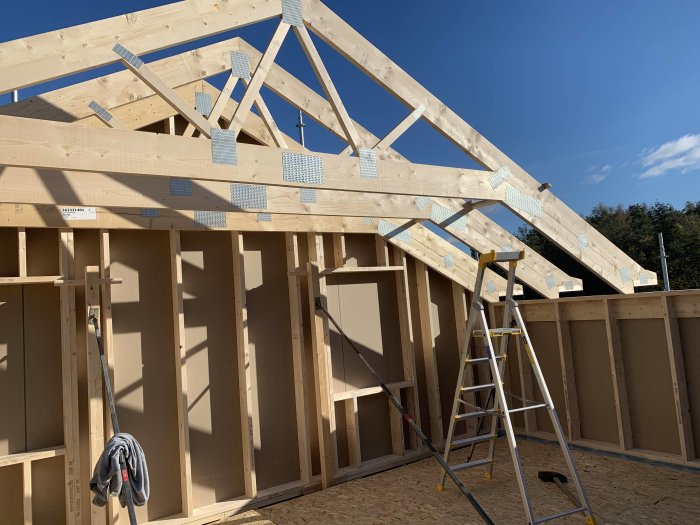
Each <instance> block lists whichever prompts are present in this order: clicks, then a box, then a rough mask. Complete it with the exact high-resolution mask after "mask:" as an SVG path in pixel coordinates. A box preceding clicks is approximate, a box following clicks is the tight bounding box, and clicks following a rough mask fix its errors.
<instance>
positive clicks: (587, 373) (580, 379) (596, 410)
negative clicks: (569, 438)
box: [569, 303, 619, 444]
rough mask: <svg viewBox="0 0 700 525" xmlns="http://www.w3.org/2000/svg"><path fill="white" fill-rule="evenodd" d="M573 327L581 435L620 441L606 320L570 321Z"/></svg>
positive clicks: (594, 438) (614, 441) (612, 441)
mask: <svg viewBox="0 0 700 525" xmlns="http://www.w3.org/2000/svg"><path fill="white" fill-rule="evenodd" d="M584 304H587V303H584ZM569 330H570V333H571V353H572V356H573V360H574V372H575V375H576V390H577V393H578V395H577V398H578V410H579V419H580V422H581V437H582V438H583V439H593V440H596V441H603V442H605V443H612V444H618V443H619V436H618V432H617V416H616V415H615V397H614V394H613V385H612V374H611V371H610V357H609V355H608V343H607V336H606V333H605V322H604V321H570V322H569Z"/></svg>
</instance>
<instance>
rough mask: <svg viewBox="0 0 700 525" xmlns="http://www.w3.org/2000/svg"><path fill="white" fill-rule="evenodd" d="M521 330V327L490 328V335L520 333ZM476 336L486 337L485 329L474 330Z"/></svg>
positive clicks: (499, 335)
mask: <svg viewBox="0 0 700 525" xmlns="http://www.w3.org/2000/svg"><path fill="white" fill-rule="evenodd" d="M520 333H522V332H521V330H520V328H491V329H489V335H490V336H491V337H501V336H504V335H519V334H520ZM474 337H484V331H483V330H474Z"/></svg>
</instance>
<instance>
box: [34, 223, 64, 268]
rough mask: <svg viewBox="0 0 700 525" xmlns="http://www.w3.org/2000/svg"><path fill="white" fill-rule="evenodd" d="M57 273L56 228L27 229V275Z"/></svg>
mask: <svg viewBox="0 0 700 525" xmlns="http://www.w3.org/2000/svg"><path fill="white" fill-rule="evenodd" d="M58 273H59V272H58V230H56V229H53V228H29V229H27V275H58Z"/></svg>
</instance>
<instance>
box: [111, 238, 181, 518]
mask: <svg viewBox="0 0 700 525" xmlns="http://www.w3.org/2000/svg"><path fill="white" fill-rule="evenodd" d="M110 248H111V257H112V268H111V271H112V275H113V276H115V277H121V278H122V279H123V283H122V284H120V285H118V286H114V287H113V288H112V305H113V306H112V317H113V331H114V363H115V370H114V381H115V394H116V403H117V415H118V416H119V424H120V426H121V428H122V430H123V431H124V432H129V433H130V434H132V435H133V436H134V437H135V438H136V439H137V440H138V441H139V443H141V446H142V447H143V449H144V451H145V453H146V458H147V461H148V470H149V474H150V478H151V498H150V500H149V501H148V503H147V504H146V505H145V506H144V507H139V508H137V511H136V513H137V518H138V520H139V521H140V522H141V521H144V522H145V521H149V520H153V519H156V518H161V517H165V516H170V515H173V514H177V513H178V512H180V509H181V500H180V483H179V479H180V468H179V460H178V445H177V439H176V436H177V412H176V410H177V407H176V403H177V396H176V392H177V387H176V385H175V370H174V365H175V360H174V356H175V352H176V349H177V347H176V346H175V343H174V341H173V317H172V303H171V286H170V284H171V280H170V279H171V276H170V245H169V235H168V232H153V231H127V230H113V231H111V232H110ZM120 518H121V519H122V520H124V521H128V517H127V515H126V513H125V512H123V511H122V512H121V513H120Z"/></svg>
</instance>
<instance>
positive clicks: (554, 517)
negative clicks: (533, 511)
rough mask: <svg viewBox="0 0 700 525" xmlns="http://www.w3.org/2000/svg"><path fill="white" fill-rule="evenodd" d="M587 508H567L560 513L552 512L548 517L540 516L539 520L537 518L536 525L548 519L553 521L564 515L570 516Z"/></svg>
mask: <svg viewBox="0 0 700 525" xmlns="http://www.w3.org/2000/svg"><path fill="white" fill-rule="evenodd" d="M585 510H586V507H578V508H576V509H571V510H565V511H564V512H560V513H558V514H552V515H551V516H547V517H546V518H540V519H538V520H535V525H537V524H538V523H545V522H547V521H552V520H556V519H558V518H563V517H564V516H570V515H572V514H576V513H577V512H583V511H585Z"/></svg>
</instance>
